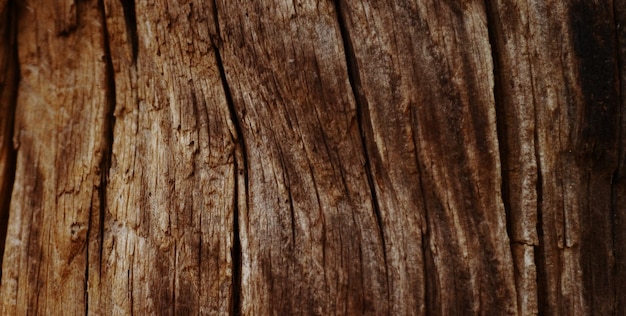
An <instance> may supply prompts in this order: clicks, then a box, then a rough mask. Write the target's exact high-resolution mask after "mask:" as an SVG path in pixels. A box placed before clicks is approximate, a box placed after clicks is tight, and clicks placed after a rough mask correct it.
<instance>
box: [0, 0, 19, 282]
mask: <svg viewBox="0 0 626 316" xmlns="http://www.w3.org/2000/svg"><path fill="white" fill-rule="evenodd" d="M5 10H6V11H5V12H0V14H1V16H2V19H0V21H3V22H4V23H6V25H4V26H0V31H2V32H3V34H0V35H1V36H2V38H1V39H0V41H2V43H8V44H9V45H7V46H6V51H7V53H8V56H7V57H8V58H7V60H6V68H5V69H2V70H3V71H6V77H5V80H6V81H5V82H4V83H3V85H1V86H0V102H5V101H6V102H7V105H6V106H7V109H6V110H7V111H6V112H5V113H2V114H3V115H2V116H3V118H4V119H6V120H7V122H6V126H5V130H4V131H2V133H3V134H4V135H5V139H3V140H1V141H2V142H4V143H5V145H7V147H6V150H7V153H6V155H7V156H6V158H7V160H6V165H5V166H4V167H5V170H4V174H5V176H6V178H4V179H0V181H3V182H4V183H2V184H1V186H0V188H2V189H3V190H2V192H0V280H2V259H3V258H4V246H5V242H6V237H7V229H8V226H9V210H10V206H11V193H12V192H13V184H14V182H15V168H16V160H17V151H16V149H15V148H14V146H13V128H14V125H15V108H16V105H17V93H18V88H19V81H20V70H19V61H18V57H17V9H16V7H15V4H14V3H13V1H9V2H8V3H7V4H6V7H5ZM2 49H5V48H4V47H3V48H2ZM0 66H1V65H0Z"/></svg>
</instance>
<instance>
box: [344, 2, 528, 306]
mask: <svg viewBox="0 0 626 316" xmlns="http://www.w3.org/2000/svg"><path fill="white" fill-rule="evenodd" d="M341 8H342V10H341V11H342V13H343V15H342V16H343V19H344V20H345V21H346V30H347V32H346V33H347V38H346V39H344V40H346V41H347V42H348V44H349V46H350V47H351V48H352V55H351V56H350V55H349V56H348V57H349V59H350V60H351V61H352V63H353V72H354V83H355V90H356V91H357V94H358V100H359V103H360V104H361V106H362V107H363V111H364V113H363V122H364V123H363V129H364V130H366V142H367V145H368V155H369V156H370V158H369V160H370V161H371V165H372V170H373V172H374V183H375V184H376V193H377V196H378V199H379V201H380V204H381V205H382V207H381V217H382V218H383V224H382V226H383V227H384V235H385V241H386V245H387V247H386V250H387V258H388V260H387V262H388V271H390V274H389V276H388V277H389V279H390V288H391V289H392V294H391V305H392V306H394V309H393V310H392V314H394V315H396V314H411V313H413V312H414V311H415V308H417V311H418V312H420V314H422V313H426V314H429V315H438V314H475V313H480V314H487V315H493V314H499V315H502V314H515V312H516V301H515V299H514V298H515V284H514V283H513V264H512V258H511V251H510V248H509V240H508V237H507V233H506V214H505V212H504V206H503V204H502V200H501V193H500V186H501V180H500V166H499V165H500V162H499V156H498V139H497V133H496V124H495V122H496V115H495V114H496V113H495V106H494V97H493V92H492V87H493V75H492V74H493V71H492V68H491V67H492V61H491V52H490V47H489V37H488V32H487V21H486V15H485V8H484V4H483V3H482V2H481V1H467V2H464V3H462V4H461V3H457V2H454V1H443V2H442V1H421V2H420V3H407V2H397V3H389V2H387V1H367V2H360V1H349V0H346V1H341ZM496 284H497V285H496ZM407 302H408V304H407Z"/></svg>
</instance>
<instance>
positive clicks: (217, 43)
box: [212, 0, 248, 316]
mask: <svg viewBox="0 0 626 316" xmlns="http://www.w3.org/2000/svg"><path fill="white" fill-rule="evenodd" d="M213 18H214V21H215V31H216V34H215V37H214V38H212V41H213V50H214V53H215V59H216V63H217V66H218V69H219V72H220V79H221V81H222V86H223V89H224V94H225V95H226V103H227V105H228V110H229V112H230V120H231V122H232V124H233V126H234V128H235V133H236V134H237V135H233V136H234V139H233V141H236V142H237V148H238V149H235V150H236V151H237V150H238V151H239V153H240V154H241V160H242V161H241V162H240V161H238V159H237V158H239V157H237V156H238V155H236V157H235V159H233V161H234V168H233V169H234V179H235V186H234V194H233V247H232V249H231V258H232V284H231V289H232V292H231V302H230V304H231V307H230V315H234V316H238V315H241V306H242V305H241V291H242V289H241V270H242V266H241V265H242V261H241V256H242V249H241V237H240V234H239V230H240V227H239V217H240V209H239V202H241V201H240V196H239V194H240V193H243V194H244V196H245V200H246V205H247V204H248V203H247V199H248V171H247V170H248V158H247V157H248V155H247V153H246V145H245V142H244V140H243V132H242V129H241V123H240V122H241V121H240V119H239V117H238V115H237V110H236V108H235V104H234V102H233V97H232V93H231V89H230V86H229V85H228V80H227V78H226V71H225V69H224V63H223V62H222V56H221V54H220V48H221V43H222V39H221V34H220V25H219V20H218V8H217V1H215V0H214V1H213ZM240 163H241V164H242V165H240ZM242 178H243V179H242ZM242 180H243V183H244V187H243V189H244V192H240V188H239V185H240V183H241V181H242Z"/></svg>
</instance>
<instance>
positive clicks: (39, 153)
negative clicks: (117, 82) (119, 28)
mask: <svg viewBox="0 0 626 316" xmlns="http://www.w3.org/2000/svg"><path fill="white" fill-rule="evenodd" d="M16 5H17V4H16ZM56 8H64V9H67V10H69V11H68V12H70V13H71V14H68V15H57V12H56V11H55V10H56ZM17 9H18V10H19V13H18V14H19V21H18V30H17V41H18V56H19V62H20V66H19V67H20V77H21V80H20V82H19V90H18V98H17V108H16V110H15V131H16V132H15V136H14V139H15V146H16V148H17V149H16V150H17V160H16V170H15V182H14V186H13V193H12V197H11V207H10V217H9V223H8V225H9V227H8V234H7V240H6V245H5V246H6V248H5V252H4V254H5V255H4V260H3V269H2V272H3V273H2V284H1V287H0V293H2V294H1V295H0V306H1V308H0V311H1V312H0V313H1V314H3V315H24V314H27V313H31V314H44V315H51V314H54V315H60V314H83V313H85V311H86V303H87V301H86V298H87V294H86V290H87V282H88V279H87V273H86V271H87V270H88V268H89V266H90V265H89V264H88V260H87V259H88V257H89V252H90V250H91V248H90V247H88V239H89V236H90V234H93V233H94V232H97V227H96V228H94V227H91V226H90V220H91V217H92V216H97V214H98V208H97V205H99V204H100V203H101V201H100V197H99V194H98V187H99V186H100V178H101V172H102V170H101V168H100V164H101V161H102V159H103V157H104V153H105V151H106V147H107V146H106V139H105V129H106V119H105V117H106V113H107V106H106V104H107V103H106V55H105V53H104V47H103V44H104V38H103V34H104V32H103V29H102V24H101V23H98V22H99V21H100V20H101V14H100V11H99V9H98V6H97V1H80V2H78V3H73V2H71V1H68V2H64V3H57V6H50V5H48V4H47V3H46V2H45V1H24V2H20V3H19V6H18V7H17Z"/></svg>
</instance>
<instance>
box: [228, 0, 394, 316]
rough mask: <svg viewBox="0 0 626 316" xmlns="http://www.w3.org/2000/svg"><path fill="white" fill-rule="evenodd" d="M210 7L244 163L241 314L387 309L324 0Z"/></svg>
mask: <svg viewBox="0 0 626 316" xmlns="http://www.w3.org/2000/svg"><path fill="white" fill-rule="evenodd" d="M217 12H218V21H219V26H220V37H221V41H222V43H223V46H222V47H221V49H220V52H221V53H222V59H223V61H224V67H225V71H226V77H227V80H228V82H229V87H230V88H231V90H232V95H233V104H234V107H235V108H236V110H237V117H238V119H239V120H240V124H241V129H242V131H243V139H244V141H245V151H246V161H247V165H246V166H247V168H246V169H247V177H246V179H247V187H246V191H245V195H244V196H240V197H241V199H240V201H239V203H240V204H239V205H240V216H241V217H240V229H241V245H242V280H241V281H242V288H241V294H242V298H241V299H242V306H241V311H242V314H251V315H261V314H277V315H287V314H301V313H302V314H319V315H325V314H329V313H333V312H338V313H342V314H362V313H365V314H376V315H379V314H386V313H388V311H389V305H388V301H387V296H388V291H389V289H388V281H387V275H386V274H385V270H386V265H385V257H384V256H385V254H384V248H383V247H384V245H383V240H382V237H381V232H379V224H378V223H377V215H376V210H375V208H376V207H377V206H376V205H375V203H376V201H375V200H373V199H372V196H371V194H370V187H369V183H368V180H367V172H368V170H367V169H366V168H365V167H364V165H365V158H364V155H363V147H362V143H361V138H360V134H359V129H358V123H357V117H356V115H357V113H356V105H355V101H354V98H353V95H352V93H351V88H350V83H349V80H348V73H347V68H346V63H345V55H344V51H343V45H342V41H341V33H340V28H339V24H338V22H337V19H336V12H335V8H334V6H333V3H332V2H330V1H321V2H313V1H302V2H298V1H294V2H285V1H265V2H250V1H230V0H228V1H218V2H217ZM242 193H243V192H242Z"/></svg>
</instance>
